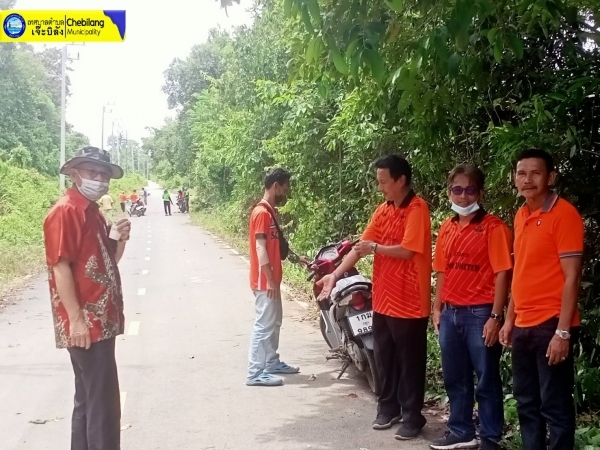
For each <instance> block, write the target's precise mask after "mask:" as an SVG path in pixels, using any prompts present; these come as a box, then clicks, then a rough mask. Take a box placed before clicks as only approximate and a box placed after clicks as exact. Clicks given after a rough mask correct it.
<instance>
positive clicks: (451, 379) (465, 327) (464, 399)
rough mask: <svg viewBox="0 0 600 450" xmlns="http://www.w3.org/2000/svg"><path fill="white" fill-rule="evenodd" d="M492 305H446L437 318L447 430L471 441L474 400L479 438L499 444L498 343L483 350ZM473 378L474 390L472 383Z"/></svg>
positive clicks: (500, 410) (500, 413)
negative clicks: (448, 417)
mask: <svg viewBox="0 0 600 450" xmlns="http://www.w3.org/2000/svg"><path fill="white" fill-rule="evenodd" d="M491 312H492V305H481V306H469V307H458V308H453V307H449V306H446V307H445V308H444V310H443V312H442V316H441V319H440V347H441V349H442V369H443V372H444V385H445V386H446V392H447V393H448V398H449V400H450V419H449V420H448V429H449V430H450V432H451V433H452V434H453V435H455V436H456V437H458V438H461V439H465V440H471V439H474V438H475V424H474V423H473V407H474V399H477V404H478V414H479V422H480V424H481V433H480V435H481V438H482V439H487V440H490V441H493V442H500V439H501V437H502V428H503V426H504V409H503V404H502V401H503V400H502V381H501V379H500V355H501V354H502V348H501V346H500V344H498V343H497V344H496V345H494V346H493V347H486V346H485V342H484V339H483V337H482V336H483V327H484V325H485V323H486V322H487V321H488V319H489V318H490V314H491ZM473 372H475V374H476V375H477V387H476V388H475V386H474V382H473Z"/></svg>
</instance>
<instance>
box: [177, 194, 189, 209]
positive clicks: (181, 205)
mask: <svg viewBox="0 0 600 450" xmlns="http://www.w3.org/2000/svg"><path fill="white" fill-rule="evenodd" d="M177 206H178V207H179V212H180V213H186V212H187V211H188V207H187V200H186V199H185V198H182V197H179V198H178V199H177Z"/></svg>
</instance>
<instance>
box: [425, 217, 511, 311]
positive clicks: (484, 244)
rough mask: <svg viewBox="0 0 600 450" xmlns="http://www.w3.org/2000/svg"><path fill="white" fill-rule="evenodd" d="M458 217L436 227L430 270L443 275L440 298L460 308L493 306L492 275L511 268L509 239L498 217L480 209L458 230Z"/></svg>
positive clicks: (508, 234)
mask: <svg viewBox="0 0 600 450" xmlns="http://www.w3.org/2000/svg"><path fill="white" fill-rule="evenodd" d="M458 219H459V218H458V215H457V216H455V217H453V218H451V219H447V220H446V221H445V222H444V223H443V224H442V227H441V228H440V232H439V234H438V239H437V243H436V246H435V256H434V258H433V270H435V271H436V272H443V273H444V285H443V286H442V292H441V299H442V301H443V302H447V303H452V304H453V305H460V306H474V305H484V304H489V303H494V294H495V292H496V274H497V273H498V272H502V271H505V270H510V269H511V268H512V257H511V252H512V236H511V234H510V230H509V229H508V227H507V226H506V224H504V222H502V221H501V220H500V219H499V218H498V217H496V216H493V215H491V214H488V213H486V212H485V211H484V210H483V209H480V210H479V211H478V212H477V214H476V215H475V216H474V217H473V219H472V220H471V222H470V223H469V224H468V225H466V226H464V227H461V226H460V224H459V221H458Z"/></svg>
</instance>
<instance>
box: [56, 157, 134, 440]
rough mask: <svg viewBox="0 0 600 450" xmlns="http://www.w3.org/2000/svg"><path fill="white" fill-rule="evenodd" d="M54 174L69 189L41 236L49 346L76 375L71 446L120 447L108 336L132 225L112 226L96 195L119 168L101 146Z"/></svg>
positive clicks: (115, 318) (116, 329) (119, 313)
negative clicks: (64, 355)
mask: <svg viewBox="0 0 600 450" xmlns="http://www.w3.org/2000/svg"><path fill="white" fill-rule="evenodd" d="M61 173H62V174H64V175H68V176H69V177H70V178H71V180H72V182H73V187H72V188H70V189H67V191H66V192H65V195H64V196H63V197H62V198H61V199H60V200H59V201H58V202H57V203H56V204H55V205H54V207H53V208H52V209H51V210H50V212H49V213H48V216H47V217H46V220H45V221H44V242H45V246H46V262H47V264H48V281H49V286H50V297H51V302H52V315H53V318H54V336H55V338H56V346H57V347H58V348H67V350H68V351H69V354H70V356H71V363H72V365H73V371H74V373H75V406H74V409H73V418H72V432H71V449H72V450H89V449H91V448H93V449H95V450H119V449H120V420H121V410H120V399H119V397H120V393H119V381H118V377H117V366H116V361H115V338H116V336H117V335H119V334H122V333H123V325H124V317H123V293H122V290H121V278H120V275H119V269H118V267H117V263H118V262H119V260H120V259H121V257H122V255H123V251H124V249H125V243H126V241H127V240H128V239H129V232H130V228H131V225H130V223H129V221H128V220H127V219H121V220H120V221H118V222H117V223H116V224H115V225H113V227H116V230H111V229H110V227H109V226H108V225H107V224H106V221H105V220H104V217H103V216H102V214H101V213H100V211H99V208H98V204H97V203H96V201H97V200H98V199H99V198H100V197H102V196H103V195H104V194H106V193H107V192H108V186H109V182H110V180H111V179H112V178H121V177H122V176H123V170H122V169H121V168H120V167H119V166H117V165H115V164H111V162H110V156H109V154H108V152H106V151H104V150H100V149H98V148H95V147H84V148H82V149H80V150H78V151H77V153H76V154H75V156H74V157H73V158H71V159H70V160H69V161H67V162H66V163H65V164H64V166H63V167H62V168H61ZM109 235H110V238H109Z"/></svg>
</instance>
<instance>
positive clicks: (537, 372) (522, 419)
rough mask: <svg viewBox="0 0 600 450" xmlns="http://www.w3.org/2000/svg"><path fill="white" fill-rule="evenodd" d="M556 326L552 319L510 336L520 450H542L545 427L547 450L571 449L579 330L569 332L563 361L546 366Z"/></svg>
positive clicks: (544, 439) (518, 330) (544, 444)
mask: <svg viewBox="0 0 600 450" xmlns="http://www.w3.org/2000/svg"><path fill="white" fill-rule="evenodd" d="M557 326H558V319H557V318H553V319H550V320H548V321H546V322H544V323H541V324H540V325H537V326H534V327H526V328H520V327H515V330H514V332H513V338H512V367H513V393H514V396H515V399H516V400H517V412H518V413H519V424H520V425H521V437H522V439H523V449H524V450H546V425H547V426H548V430H549V431H550V447H549V449H550V450H573V448H575V405H574V403H573V386H574V384H575V381H574V380H575V369H574V362H573V345H574V343H575V341H576V340H577V338H578V335H579V329H578V328H574V329H572V330H571V341H570V349H569V356H568V357H567V359H566V360H565V361H564V362H562V363H560V364H556V365H554V366H549V365H548V358H547V357H546V351H547V350H548V345H549V344H550V341H551V340H552V338H553V337H554V332H555V331H556V328H557Z"/></svg>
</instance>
